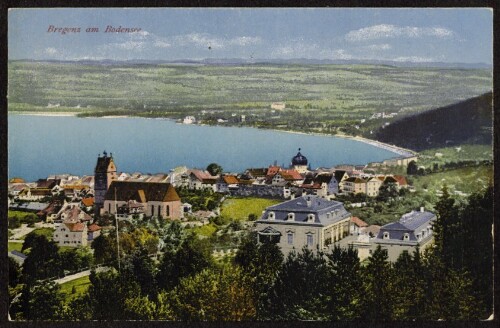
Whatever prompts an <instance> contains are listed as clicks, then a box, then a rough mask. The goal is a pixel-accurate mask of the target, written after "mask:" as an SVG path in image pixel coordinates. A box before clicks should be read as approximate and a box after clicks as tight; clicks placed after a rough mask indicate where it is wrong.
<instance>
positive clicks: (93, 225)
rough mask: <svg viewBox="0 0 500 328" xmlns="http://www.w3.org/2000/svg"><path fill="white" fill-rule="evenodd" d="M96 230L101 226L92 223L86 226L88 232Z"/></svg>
mask: <svg viewBox="0 0 500 328" xmlns="http://www.w3.org/2000/svg"><path fill="white" fill-rule="evenodd" d="M97 230H101V227H100V226H98V225H97V224H95V223H93V224H91V225H90V226H89V228H88V231H89V232H94V231H97Z"/></svg>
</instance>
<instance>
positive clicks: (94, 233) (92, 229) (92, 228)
mask: <svg viewBox="0 0 500 328" xmlns="http://www.w3.org/2000/svg"><path fill="white" fill-rule="evenodd" d="M100 235H101V227H100V226H98V225H97V224H95V223H93V224H91V225H89V226H88V228H87V241H88V242H89V243H91V242H92V241H93V240H94V239H96V238H97V237H99V236H100Z"/></svg>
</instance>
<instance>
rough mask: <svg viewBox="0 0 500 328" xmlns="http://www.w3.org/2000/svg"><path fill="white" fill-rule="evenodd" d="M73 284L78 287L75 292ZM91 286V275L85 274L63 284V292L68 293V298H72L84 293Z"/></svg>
mask: <svg viewBox="0 0 500 328" xmlns="http://www.w3.org/2000/svg"><path fill="white" fill-rule="evenodd" d="M73 286H75V288H76V293H75V294H72V293H71V290H72V289H73ZM89 287H90V279H89V276H85V277H82V278H78V279H75V280H71V281H68V282H66V283H64V284H61V292H62V293H63V294H65V295H66V299H67V300H71V299H73V298H76V297H77V296H78V295H82V294H84V293H85V292H86V291H87V290H88V289H89Z"/></svg>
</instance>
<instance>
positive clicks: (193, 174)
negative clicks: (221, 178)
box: [188, 169, 217, 191]
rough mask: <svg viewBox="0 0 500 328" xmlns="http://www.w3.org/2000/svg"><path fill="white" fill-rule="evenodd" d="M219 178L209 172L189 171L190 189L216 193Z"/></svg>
mask: <svg viewBox="0 0 500 328" xmlns="http://www.w3.org/2000/svg"><path fill="white" fill-rule="evenodd" d="M216 181H217V177H215V176H212V175H211V174H210V173H208V172H207V171H201V170H196V169H193V170H189V171H188V188H189V189H193V190H200V189H212V190H213V191H216V188H217V184H216Z"/></svg>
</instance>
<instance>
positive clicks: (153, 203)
mask: <svg viewBox="0 0 500 328" xmlns="http://www.w3.org/2000/svg"><path fill="white" fill-rule="evenodd" d="M131 200H132V201H135V202H137V203H140V204H141V205H142V206H143V207H144V214H145V215H146V216H156V217H163V218H170V219H180V218H182V217H183V210H182V203H181V199H180V198H179V195H178V194H177V192H176V191H175V188H174V187H173V186H172V185H171V184H170V183H165V182H134V181H113V182H112V183H111V185H110V187H109V189H108V192H107V193H106V195H105V199H104V208H103V210H104V211H105V212H108V213H110V214H115V213H116V209H117V208H119V207H121V206H123V205H125V204H129V201H131Z"/></svg>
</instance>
